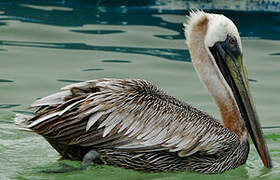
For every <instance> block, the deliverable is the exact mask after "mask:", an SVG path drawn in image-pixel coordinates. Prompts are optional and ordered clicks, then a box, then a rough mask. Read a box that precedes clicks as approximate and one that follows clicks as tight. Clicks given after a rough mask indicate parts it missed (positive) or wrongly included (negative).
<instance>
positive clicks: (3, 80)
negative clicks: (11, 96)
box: [0, 79, 14, 83]
mask: <svg viewBox="0 0 280 180" xmlns="http://www.w3.org/2000/svg"><path fill="white" fill-rule="evenodd" d="M1 82H14V81H12V80H8V79H0V83H1Z"/></svg>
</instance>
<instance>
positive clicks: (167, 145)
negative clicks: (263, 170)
mask: <svg viewBox="0 0 280 180" xmlns="http://www.w3.org/2000/svg"><path fill="white" fill-rule="evenodd" d="M185 35H186V38H187V41H186V42H187V45H188V46H189V51H190V54H191V59H192V62H193V65H194V67H195V70H196V72H197V74H198V75H199V78H200V80H201V81H202V82H203V84H204V85H205V87H206V88H207V89H208V91H209V92H210V93H211V95H212V96H213V99H214V101H215V103H216V104H217V106H218V108H219V110H220V114H221V122H219V121H218V120H217V119H215V118H214V117H212V116H210V115H208V114H207V113H205V112H203V111H201V110H198V109H196V108H194V107H192V106H190V105H189V104H187V103H184V102H182V101H179V100H177V99H176V98H174V97H172V96H169V95H167V94H166V93H164V92H163V91H161V90H159V89H158V88H157V87H156V86H154V85H152V84H151V83H150V82H148V81H145V80H139V79H125V80H121V79H101V80H90V81H86V82H81V83H76V84H71V85H68V86H66V87H63V88H62V91H61V92H58V93H56V94H52V95H50V96H47V97H44V98H42V99H39V100H37V101H35V102H34V103H33V104H32V105H31V107H34V108H36V111H35V116H34V117H32V118H26V117H23V116H19V117H18V118H16V124H19V125H20V126H21V127H23V128H25V129H29V130H32V131H34V132H36V133H38V134H40V135H42V136H43V137H44V138H45V139H46V140H47V141H48V142H49V143H50V144H51V145H52V146H53V147H54V148H55V149H56V151H57V152H59V153H60V154H61V155H62V156H63V157H64V158H67V159H70V160H79V161H83V165H85V166H86V165H88V164H89V163H90V162H97V161H100V162H103V163H106V164H109V165H113V166H118V167H124V168H130V169H136V170H143V171H184V170H190V171H195V172H202V173H218V172H223V171H226V170H229V169H232V168H235V167H237V166H239V165H242V164H244V163H245V162H246V160H247V157H248V152H249V142H248V136H249V134H250V136H251V138H252V140H253V143H254V145H255V147H256V149H257V151H258V153H259V155H260V157H261V159H262V161H263V163H264V165H265V166H266V167H267V168H271V167H272V163H271V159H270V156H269V152H268V149H267V146H266V143H265V140H264V137H263V133H262V130H261V127H260V124H259V120H258V116H257V113H256V109H255V105H254V102H253V99H252V96H251V94H250V89H249V83H248V77H247V72H246V68H245V65H244V63H243V53H242V47H241V41H240V37H239V34H238V31H237V28H236V27H235V25H234V24H233V23H232V21H231V20H229V19H228V18H226V17H225V16H223V15H217V14H208V13H204V12H201V11H196V12H192V13H191V14H190V16H189V17H188V18H187V22H186V23H185Z"/></svg>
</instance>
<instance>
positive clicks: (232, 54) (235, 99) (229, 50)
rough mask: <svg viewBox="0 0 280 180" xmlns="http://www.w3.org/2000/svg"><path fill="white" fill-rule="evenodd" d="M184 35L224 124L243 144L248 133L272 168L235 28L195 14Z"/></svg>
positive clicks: (221, 19)
mask: <svg viewBox="0 0 280 180" xmlns="http://www.w3.org/2000/svg"><path fill="white" fill-rule="evenodd" d="M185 35H186V39H187V41H186V43H187V45H188V47H189V51H190V54H191V59H192V63H193V65H194V68H195V70H196V72H197V74H198V76H199V78H200V80H201V81H202V82H203V84H204V85H205V86H206V88H207V89H208V90H209V92H210V93H211V95H212V96H213V99H214V101H215V103H216V104H217V106H218V108H219V110H220V114H221V121H222V124H223V125H224V126H225V127H227V128H228V129H229V130H231V131H233V132H234V133H236V134H237V136H238V138H239V139H240V141H242V140H247V138H248V134H247V132H248V133H249V134H250V136H251V139H252V140H253V142H254V145H255V147H256V149H257V151H258V153H259V155H260V157H261V159H262V161H263V163H264V165H265V166H266V167H268V168H270V167H272V163H271V159H270V155H269V152H268V149H267V145H266V143H265V140H264V137H263V133H262V130H261V127H260V123H259V119H258V115H257V113H256V108H255V104H254V102H253V99H252V96H251V92H250V88H249V82H248V75H247V71H246V67H245V65H244V62H243V53H242V45H241V40H240V36H239V33H238V30H237V28H236V26H235V25H234V23H233V22H232V21H231V20H230V19H228V18H227V17H225V16H223V15H218V14H208V13H205V12H202V11H196V12H192V13H191V14H190V16H189V17H188V19H187V22H186V23H185Z"/></svg>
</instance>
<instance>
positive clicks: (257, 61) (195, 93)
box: [0, 1, 280, 180]
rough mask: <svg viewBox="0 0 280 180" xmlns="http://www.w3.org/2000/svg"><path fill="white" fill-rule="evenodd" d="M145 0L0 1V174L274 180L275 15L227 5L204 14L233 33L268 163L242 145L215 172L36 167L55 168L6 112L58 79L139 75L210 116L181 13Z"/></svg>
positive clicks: (278, 17)
mask: <svg viewBox="0 0 280 180" xmlns="http://www.w3.org/2000/svg"><path fill="white" fill-rule="evenodd" d="M139 2H140V1H139ZM141 2H144V1H141ZM151 2H152V3H151V4H148V5H147V4H141V3H140V4H137V3H134V4H127V5H126V6H119V5H117V4H114V3H113V2H112V3H113V4H111V5H110V4H109V5H108V4H101V5H102V6H97V5H96V3H95V2H94V3H90V2H89V1H85V2H84V3H75V2H74V1H48V2H44V3H43V2H40V3H38V1H1V6H0V50H1V51H0V57H1V58H0V62H1V65H0V179H96V180H97V179H98V180H99V179H100V180H108V179H110V180H117V179H139V180H140V179H154V180H155V179H157V180H159V179H160V180H173V179H174V180H175V179H176V180H177V179H204V180H205V179H225V178H229V179H279V178H280V144H279V141H280V128H279V126H280V123H279V117H280V113H279V109H280V96H279V92H280V83H279V77H280V71H279V69H280V56H279V54H280V48H279V47H280V41H279V39H280V29H279V26H278V25H279V22H280V14H279V13H278V12H259V11H254V12H251V11H250V12H249V11H232V10H210V11H211V12H218V13H223V14H225V15H226V16H228V17H230V18H231V19H233V21H234V22H235V23H236V24H237V26H238V28H239V30H240V34H241V36H242V41H243V49H244V59H245V61H246V65H247V68H248V71H249V77H250V79H251V81H250V83H251V87H252V91H253V92H252V93H253V96H254V99H255V101H256V105H257V110H258V113H259V116H260V119H261V124H262V126H263V127H264V129H263V130H264V133H265V138H266V141H267V143H268V147H269V149H270V153H271V156H272V160H273V163H274V168H273V169H271V170H267V169H265V168H263V165H262V162H261V160H260V158H259V156H258V155H257V152H256V150H255V149H254V148H253V146H252V145H251V151H250V154H249V158H248V161H247V163H246V164H245V165H243V166H240V167H238V168H236V169H234V170H231V171H228V172H226V173H223V174H218V175H201V174H197V173H190V172H182V173H143V172H136V171H132V170H125V169H120V168H114V167H110V166H91V167H90V168H88V169H87V170H84V171H76V172H71V173H64V174H44V173H41V172H40V171H41V170H45V169H55V168H59V164H60V162H61V161H60V160H59V155H58V154H57V153H56V152H55V151H54V150H53V149H52V148H51V146H50V145H49V144H48V143H47V142H46V141H45V140H44V139H43V138H42V137H40V136H38V135H36V134H35V133H30V132H25V131H19V130H18V129H17V128H16V126H15V125H14V124H13V123H12V121H13V117H14V114H15V113H26V114H32V111H31V110H30V109H28V106H29V104H30V103H32V102H33V101H34V100H36V99H37V98H39V97H43V96H46V95H48V94H50V93H54V92H56V91H57V90H58V89H59V88H60V87H62V86H65V85H67V84H71V83H75V82H80V81H84V80H89V79H99V78H104V77H108V78H140V79H147V80H149V81H151V82H153V83H154V84H156V85H158V86H159V87H160V88H161V89H164V90H165V91H166V92H168V93H169V94H171V95H174V96H176V97H178V98H180V99H182V100H184V101H186V102H188V103H190V104H192V105H194V106H196V107H198V108H200V109H203V110H205V111H207V112H209V113H210V114H212V115H214V116H216V117H218V116H219V113H218V111H217V109H216V106H215V105H214V103H213V102H212V100H211V97H210V96H209V94H208V92H207V91H206V90H205V89H204V88H203V86H202V85H201V83H200V82H199V80H198V77H197V75H196V73H195V71H194V69H193V66H192V64H191V63H190V57H189V54H188V50H187V49H186V45H185V44H184V35H183V30H182V29H183V26H182V23H183V21H184V16H185V14H188V11H187V10H185V9H182V8H180V7H181V6H178V5H177V6H175V5H174V6H173V7H171V8H167V5H168V3H166V4H157V2H162V1H151ZM182 2H183V1H182ZM169 6H170V5H169ZM176 7H177V8H176ZM277 24H278V25H277ZM62 162H64V163H67V164H70V165H72V166H77V167H78V166H80V163H78V162H71V161H62Z"/></svg>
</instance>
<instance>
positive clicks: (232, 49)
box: [224, 35, 242, 58]
mask: <svg viewBox="0 0 280 180" xmlns="http://www.w3.org/2000/svg"><path fill="white" fill-rule="evenodd" d="M224 47H225V49H227V52H228V54H229V55H231V56H233V57H235V58H237V57H238V56H240V55H241V54H242V53H241V50H240V47H239V45H238V42H237V39H236V37H234V36H231V35H227V39H226V41H225V46H224Z"/></svg>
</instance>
